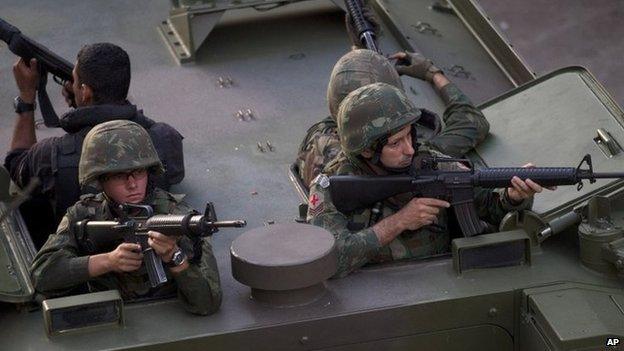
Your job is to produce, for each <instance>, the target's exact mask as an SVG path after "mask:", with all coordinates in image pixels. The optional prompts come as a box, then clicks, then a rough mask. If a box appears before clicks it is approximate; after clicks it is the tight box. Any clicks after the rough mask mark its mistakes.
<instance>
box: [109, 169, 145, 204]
mask: <svg viewBox="0 0 624 351" xmlns="http://www.w3.org/2000/svg"><path fill="white" fill-rule="evenodd" d="M100 184H101V185H102V189H104V192H105V193H106V195H108V196H109V197H110V198H111V199H113V200H115V201H116V202H117V203H120V204H123V203H129V204H137V203H140V202H141V201H143V199H144V198H145V190H146V189H147V170H145V169H139V170H134V171H132V172H122V173H111V174H107V175H106V176H105V177H104V178H103V179H102V180H101V181H100Z"/></svg>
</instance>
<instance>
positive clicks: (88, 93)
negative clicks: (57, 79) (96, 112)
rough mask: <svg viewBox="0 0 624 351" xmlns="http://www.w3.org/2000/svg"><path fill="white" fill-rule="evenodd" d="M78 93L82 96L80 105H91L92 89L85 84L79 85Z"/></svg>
mask: <svg viewBox="0 0 624 351" xmlns="http://www.w3.org/2000/svg"><path fill="white" fill-rule="evenodd" d="M80 92H81V95H82V105H83V106H85V105H91V104H93V89H92V88H91V87H90V86H88V85H87V84H80Z"/></svg>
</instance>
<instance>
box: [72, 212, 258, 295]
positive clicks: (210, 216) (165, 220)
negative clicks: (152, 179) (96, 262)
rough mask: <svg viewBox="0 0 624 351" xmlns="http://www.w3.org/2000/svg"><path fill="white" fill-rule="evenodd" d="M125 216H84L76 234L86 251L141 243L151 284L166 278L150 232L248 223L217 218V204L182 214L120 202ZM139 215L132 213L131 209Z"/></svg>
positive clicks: (204, 230) (200, 231) (205, 232)
mask: <svg viewBox="0 0 624 351" xmlns="http://www.w3.org/2000/svg"><path fill="white" fill-rule="evenodd" d="M119 209H120V212H121V213H122V216H121V217H120V218H119V219H118V220H113V221H92V220H83V221H79V222H77V223H76V224H75V227H74V228H75V231H76V237H77V239H78V241H79V242H80V243H81V245H83V246H84V247H85V249H86V251H87V252H90V253H101V252H107V251H110V250H112V249H114V248H115V247H116V246H117V245H118V244H119V243H121V242H122V241H123V242H127V243H136V244H139V245H141V252H142V253H143V263H144V264H145V268H146V270H147V274H148V276H149V280H150V284H151V286H152V287H156V286H159V285H160V284H163V283H165V282H167V275H166V274H165V271H164V268H163V263H162V261H161V259H160V257H159V256H158V255H157V254H156V252H154V250H153V249H152V248H151V247H150V246H149V244H148V243H147V239H148V238H149V236H148V235H147V232H149V231H156V232H159V233H161V234H164V235H167V236H178V237H179V236H182V235H187V236H189V237H190V238H193V239H196V238H199V237H205V236H210V235H212V234H214V233H216V232H218V231H219V228H241V227H244V226H246V225H247V222H246V221H244V220H235V221H218V220H217V215H216V213H215V209H214V205H213V204H212V203H211V202H209V203H208V204H207V205H206V211H205V213H204V215H199V214H195V213H189V214H180V215H170V214H162V215H160V214H159V215H154V210H153V209H152V207H151V206H148V205H134V204H123V205H120V208H119ZM137 211H138V212H139V215H134V216H131V215H130V214H131V213H134V212H137Z"/></svg>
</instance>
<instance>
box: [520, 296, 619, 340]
mask: <svg viewBox="0 0 624 351" xmlns="http://www.w3.org/2000/svg"><path fill="white" fill-rule="evenodd" d="M523 299H526V300H525V301H524V302H523V303H524V307H523V308H525V309H524V310H523V312H522V313H523V314H524V319H525V320H526V323H527V324H532V325H533V326H534V327H535V329H536V330H537V331H538V333H539V334H540V335H541V336H542V337H543V338H544V339H545V340H548V343H549V344H550V347H551V349H552V350H572V349H596V346H598V345H601V344H602V345H604V346H606V340H607V339H608V338H610V337H618V336H619V337H621V336H622V335H624V310H623V309H622V306H623V305H622V303H623V302H624V292H622V290H621V289H615V290H614V289H605V288H602V287H597V286H585V285H578V284H562V285H554V286H550V287H545V288H535V289H527V290H525V291H524V292H523Z"/></svg>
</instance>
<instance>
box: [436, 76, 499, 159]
mask: <svg viewBox="0 0 624 351" xmlns="http://www.w3.org/2000/svg"><path fill="white" fill-rule="evenodd" d="M440 94H441V96H442V99H443V100H444V102H445V103H446V110H445V111H444V116H443V120H444V124H445V126H444V128H443V129H442V131H441V132H440V133H439V134H438V135H436V136H435V137H433V138H432V139H431V140H429V141H428V142H427V143H428V144H429V145H430V146H431V147H433V148H435V149H437V150H439V151H441V152H442V153H444V154H447V155H449V156H451V157H463V156H464V155H465V154H466V153H467V152H468V151H470V150H471V149H472V148H474V147H475V146H477V145H479V144H480V143H481V142H482V141H483V140H485V137H487V135H488V133H489V131H490V124H489V123H488V121H487V120H486V119H485V116H483V113H481V111H480V110H479V109H478V108H476V107H475V106H474V105H473V104H472V102H471V101H470V99H469V98H468V97H467V96H466V95H464V93H462V92H461V90H459V88H457V86H455V84H453V83H450V84H447V85H446V86H444V87H443V88H442V90H441V91H440Z"/></svg>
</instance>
